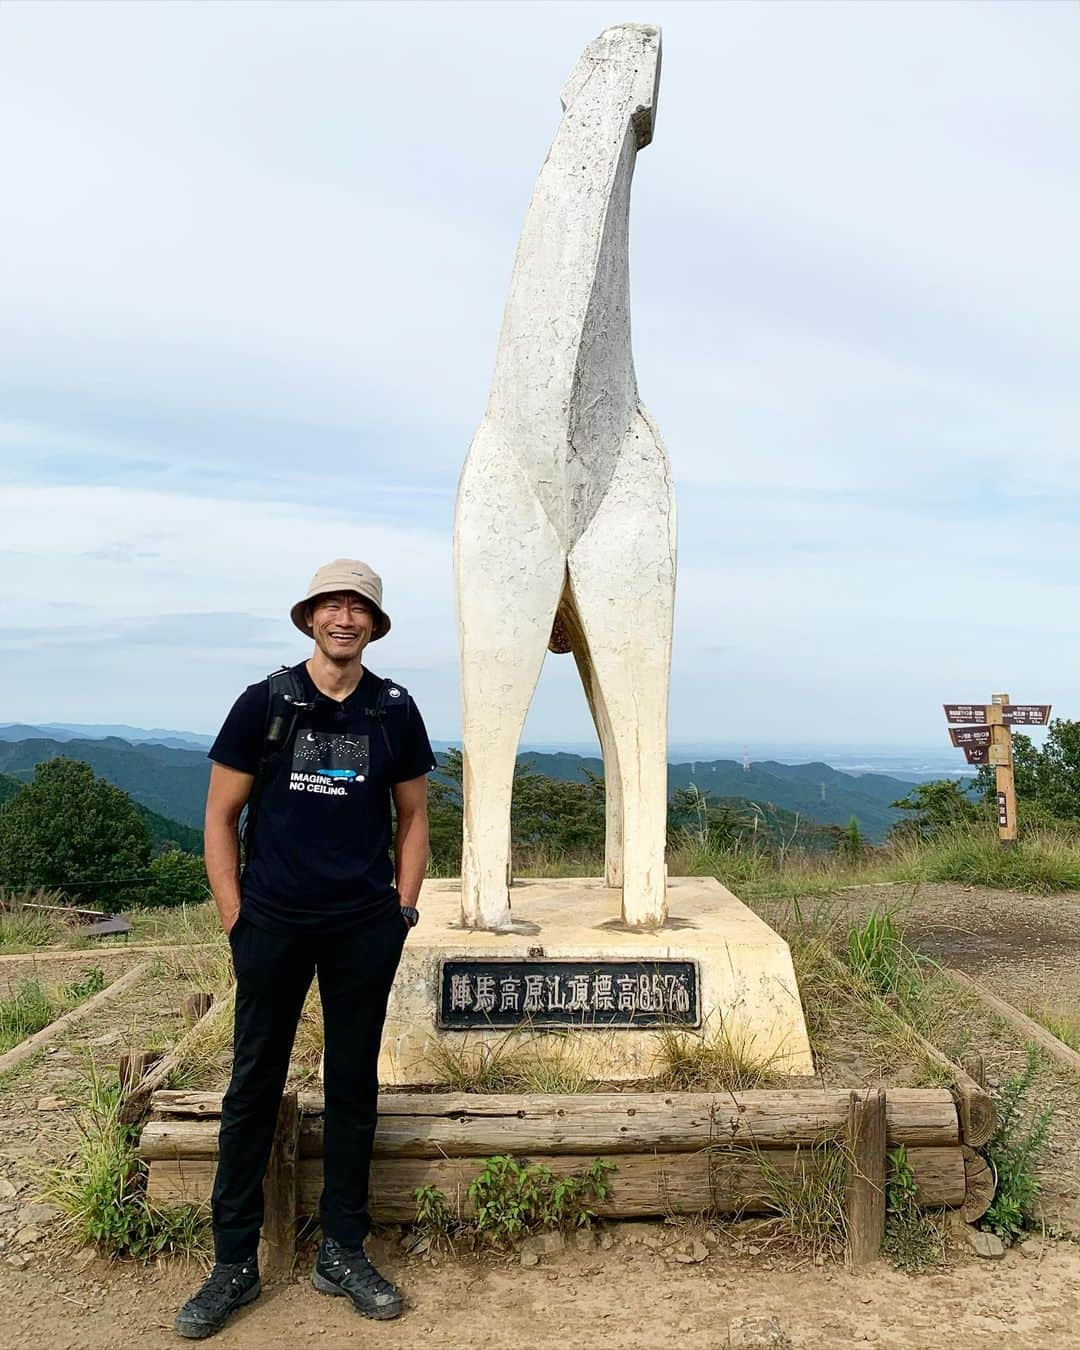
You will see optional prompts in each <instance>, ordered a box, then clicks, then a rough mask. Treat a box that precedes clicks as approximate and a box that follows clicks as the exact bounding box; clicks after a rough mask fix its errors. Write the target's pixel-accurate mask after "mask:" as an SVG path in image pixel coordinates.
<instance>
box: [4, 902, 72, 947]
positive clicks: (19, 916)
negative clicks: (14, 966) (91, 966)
mask: <svg viewBox="0 0 1080 1350" xmlns="http://www.w3.org/2000/svg"><path fill="white" fill-rule="evenodd" d="M63 903H64V897H63V896H62V895H61V894H60V893H59V892H58V891H44V890H37V891H12V890H4V889H3V888H0V952H10V953H17V952H32V951H38V950H40V949H41V948H42V947H51V946H54V945H56V944H57V943H60V942H63V941H64V940H65V938H67V939H70V938H71V937H73V936H74V934H73V932H72V926H71V925H70V924H69V923H68V922H67V921H66V919H65V916H64V915H62V914H51V913H47V912H45V911H43V910H40V909H37V908H36V906H38V905H53V906H55V905H62V904H63Z"/></svg>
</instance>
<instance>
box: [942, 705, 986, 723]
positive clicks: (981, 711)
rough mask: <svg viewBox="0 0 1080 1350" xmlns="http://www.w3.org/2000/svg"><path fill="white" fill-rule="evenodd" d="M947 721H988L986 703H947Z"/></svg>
mask: <svg viewBox="0 0 1080 1350" xmlns="http://www.w3.org/2000/svg"><path fill="white" fill-rule="evenodd" d="M944 707H945V720H946V722H969V723H970V722H980V723H985V722H986V705H985V704H983V703H946V704H945V705H944Z"/></svg>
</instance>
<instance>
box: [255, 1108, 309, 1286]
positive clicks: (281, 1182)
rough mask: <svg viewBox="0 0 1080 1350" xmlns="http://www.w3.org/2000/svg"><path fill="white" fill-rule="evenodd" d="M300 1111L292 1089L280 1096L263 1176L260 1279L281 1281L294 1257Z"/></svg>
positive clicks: (290, 1272)
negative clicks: (272, 1137) (267, 1161)
mask: <svg viewBox="0 0 1080 1350" xmlns="http://www.w3.org/2000/svg"><path fill="white" fill-rule="evenodd" d="M299 1140H300V1113H299V1109H298V1107H297V1102H296V1093H295V1092H286V1093H284V1094H283V1095H282V1098H281V1105H280V1106H279V1107H278V1116H277V1124H276V1126H275V1128H274V1142H273V1145H272V1147H271V1149H270V1162H269V1164H268V1165H267V1168H266V1176H265V1177H264V1179H263V1226H262V1237H261V1239H260V1242H259V1273H260V1275H261V1276H262V1278H263V1279H264V1280H285V1279H288V1277H289V1276H290V1275H291V1274H292V1267H293V1261H294V1260H295V1258H296V1220H297V1213H298V1209H297V1194H298V1192H297V1147H298V1144H299Z"/></svg>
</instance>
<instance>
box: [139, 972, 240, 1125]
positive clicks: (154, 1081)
mask: <svg viewBox="0 0 1080 1350" xmlns="http://www.w3.org/2000/svg"><path fill="white" fill-rule="evenodd" d="M235 991H236V986H235V985H234V986H233V988H232V989H231V990H230V991H229V993H228V994H227V995H225V996H224V997H223V998H219V999H218V1001H217V1002H216V1003H215V1004H214V1005H213V1007H212V1008H211V1009H210V1011H209V1012H208V1013H207V1014H206V1016H205V1017H203V1018H201V1019H200V1020H199V1021H198V1022H196V1023H195V1025H194V1026H193V1027H192V1028H191V1029H190V1030H189V1031H187V1032H186V1033H185V1034H184V1035H183V1036H181V1037H180V1039H179V1040H178V1041H177V1042H176V1044H175V1045H174V1046H173V1048H172V1049H171V1050H170V1051H169V1053H168V1054H167V1055H163V1056H162V1057H161V1059H159V1060H158V1062H157V1063H156V1064H155V1065H154V1067H153V1068H152V1069H151V1070H150V1072H149V1073H148V1074H147V1075H146V1077H145V1078H144V1079H143V1080H142V1082H141V1083H140V1084H139V1086H138V1087H137V1088H136V1089H135V1091H134V1092H132V1093H131V1094H130V1095H129V1096H128V1098H127V1100H126V1101H125V1102H124V1104H123V1106H122V1107H121V1108H120V1120H121V1121H122V1123H123V1124H125V1125H134V1124H135V1123H136V1122H137V1121H139V1120H141V1119H142V1117H143V1116H144V1115H145V1114H146V1111H147V1108H148V1107H149V1105H150V1099H151V1097H152V1096H153V1095H154V1093H155V1092H157V1091H158V1089H159V1088H163V1087H164V1086H165V1084H166V1083H167V1082H168V1081H169V1075H170V1074H171V1073H172V1072H173V1070H174V1069H175V1068H176V1067H177V1066H178V1065H179V1064H180V1062H181V1060H183V1058H184V1056H185V1055H186V1054H187V1052H188V1050H189V1049H190V1048H191V1046H193V1045H196V1044H198V1041H199V1039H200V1038H201V1037H202V1036H203V1035H205V1033H206V1031H207V1029H208V1028H209V1027H210V1026H212V1025H214V1024H215V1023H217V1022H218V1021H220V1020H221V1019H222V1018H224V1017H231V1016H232V1010H233V997H234V995H235ZM218 1114H219V1115H220V1114H221V1106H220V1103H219V1105H218Z"/></svg>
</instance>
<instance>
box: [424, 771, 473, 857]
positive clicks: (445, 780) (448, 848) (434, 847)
mask: <svg viewBox="0 0 1080 1350" xmlns="http://www.w3.org/2000/svg"><path fill="white" fill-rule="evenodd" d="M463 770H464V765H463V764H462V759H461V751H460V750H456V749H453V748H451V749H450V750H447V752H446V755H445V756H444V758H443V761H442V763H441V764H440V765H439V767H438V769H437V770H436V772H435V773H434V774H432V776H431V778H430V779H429V780H428V840H429V847H430V849H431V862H432V865H433V866H434V867H435V868H436V869H437V870H438V871H440V872H444V873H445V872H454V873H456V872H457V871H458V869H459V867H460V866H461V820H462V813H461V779H462V773H463Z"/></svg>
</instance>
